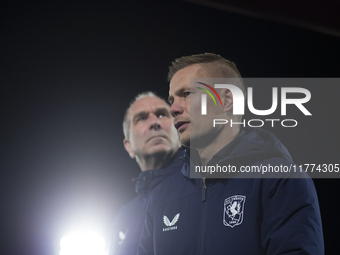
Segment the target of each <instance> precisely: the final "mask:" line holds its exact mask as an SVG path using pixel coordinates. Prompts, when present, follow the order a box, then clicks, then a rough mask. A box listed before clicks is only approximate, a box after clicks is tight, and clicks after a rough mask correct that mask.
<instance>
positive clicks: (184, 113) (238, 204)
mask: <svg viewBox="0 0 340 255" xmlns="http://www.w3.org/2000/svg"><path fill="white" fill-rule="evenodd" d="M221 78H224V79H226V80H227V81H228V80H230V79H232V80H233V79H234V78H236V82H235V83H233V85H234V86H236V87H238V88H239V89H241V90H242V91H245V89H244V85H243V82H242V81H241V76H240V74H239V72H238V70H237V68H236V66H235V65H234V64H233V63H231V62H229V61H227V60H225V59H224V58H222V57H221V56H218V55H215V54H211V53H206V54H200V55H193V56H188V57H182V58H179V59H176V60H175V61H174V62H173V63H172V66H171V67H170V72H169V80H170V90H169V102H170V104H171V108H170V112H171V114H172V116H173V117H174V119H175V127H176V129H177V130H178V133H179V135H180V141H181V143H182V145H184V146H186V147H190V156H189V155H188V152H186V153H184V156H183V157H182V159H183V166H182V170H181V172H179V173H176V174H175V175H173V176H171V177H170V178H169V179H167V180H166V181H165V182H163V183H162V185H161V186H159V187H157V188H156V189H155V190H154V191H153V192H152V194H151V196H150V200H149V203H148V207H147V211H146V221H145V226H144V230H143V236H142V242H141V247H140V251H139V254H140V255H142V254H148V255H150V254H157V255H160V254H161V255H167V254H169V255H170V254H171V255H172V254H179V255H182V254H183V255H184V254H185V255H189V254H209V255H211V254H213V255H215V254H233V255H238V254H240V255H244V254H251V255H260V254H261V255H263V254H268V255H278V254H287V255H288V254H289V255H295V254H296V255H297V254H315V255H316V254H317V255H319V254H324V247H323V234H322V225H321V217H320V211H319V205H318V199H317V194H316V191H315V187H314V184H313V181H312V180H311V179H310V178H308V177H307V176H304V175H303V174H301V175H299V176H297V175H295V174H278V175H275V176H274V177H275V178H255V177H258V176H256V174H255V175H251V174H250V175H247V174H244V173H241V172H235V173H231V174H230V173H227V174H225V175H224V176H223V178H209V175H206V173H205V172H204V171H202V172H198V173H195V171H192V169H195V170H196V169H197V168H196V167H197V166H202V168H204V167H206V168H208V167H211V166H217V165H219V166H221V167H223V166H224V167H226V166H237V167H239V166H242V165H243V166H251V167H252V166H256V167H259V166H262V165H265V166H268V165H271V166H283V167H285V166H290V165H292V164H293V162H292V159H291V156H290V155H289V152H288V151H287V149H286V148H285V147H284V145H283V144H282V143H281V142H280V141H279V140H278V139H277V138H276V136H275V135H273V134H272V133H270V132H268V131H265V130H263V129H261V128H242V129H241V128H240V126H242V125H240V123H238V125H233V126H230V125H219V126H216V127H214V126H213V125H212V119H214V118H222V117H223V118H224V119H226V120H228V123H230V122H233V121H234V120H235V118H236V116H234V114H233V106H234V103H235V102H234V95H233V93H232V92H231V91H230V90H229V89H228V88H225V87H223V86H221V87H220V88H219V89H218V90H217V91H216V93H217V94H218V96H219V98H220V100H221V101H220V102H221V106H218V107H217V106H215V105H214V104H213V103H212V102H207V109H206V111H207V114H206V115H202V114H201V98H203V97H202V95H203V94H204V93H205V91H204V90H203V88H202V87H200V86H201V85H202V84H203V85H204V86H211V87H212V86H213V85H214V84H216V83H215V82H213V83H214V84H209V82H211V81H214V79H221ZM199 79H202V80H203V82H195V83H194V84H195V86H191V80H192V81H197V80H199ZM211 83H212V82H211ZM211 101H212V100H211ZM214 106H215V107H214ZM237 117H239V116H237ZM237 169H240V168H237ZM191 174H194V175H193V176H192V175H191ZM195 174H196V175H195ZM190 177H194V178H190ZM293 177H294V178H293ZM296 177H298V178H296Z"/></svg>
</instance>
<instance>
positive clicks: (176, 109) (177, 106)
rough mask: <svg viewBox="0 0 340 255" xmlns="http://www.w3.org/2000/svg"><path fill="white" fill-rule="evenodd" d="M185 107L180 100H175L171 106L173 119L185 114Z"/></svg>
mask: <svg viewBox="0 0 340 255" xmlns="http://www.w3.org/2000/svg"><path fill="white" fill-rule="evenodd" d="M183 110H184V107H183V105H182V103H181V101H180V100H175V101H174V102H173V103H172V105H171V106H170V113H171V115H172V117H176V116H178V115H181V114H182V113H183Z"/></svg>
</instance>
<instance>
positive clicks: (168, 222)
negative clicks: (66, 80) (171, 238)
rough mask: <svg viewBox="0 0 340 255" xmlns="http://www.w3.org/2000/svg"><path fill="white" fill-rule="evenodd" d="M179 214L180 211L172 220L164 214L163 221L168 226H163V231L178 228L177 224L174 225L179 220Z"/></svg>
mask: <svg viewBox="0 0 340 255" xmlns="http://www.w3.org/2000/svg"><path fill="white" fill-rule="evenodd" d="M179 216H180V213H177V214H176V215H175V217H174V218H173V219H172V221H171V222H170V220H169V218H168V217H167V216H165V215H164V216H163V222H164V224H165V226H167V228H163V231H169V230H174V229H177V226H174V225H175V224H176V222H177V221H178V219H179Z"/></svg>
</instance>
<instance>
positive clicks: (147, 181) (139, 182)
mask: <svg viewBox="0 0 340 255" xmlns="http://www.w3.org/2000/svg"><path fill="white" fill-rule="evenodd" d="M181 154H182V149H180V150H179V151H178V152H177V154H176V156H175V157H174V159H173V161H171V162H170V163H169V164H168V165H167V166H166V167H164V168H162V169H157V170H148V171H145V172H142V173H140V174H139V175H138V177H137V178H134V179H132V181H133V182H135V191H136V193H137V194H138V195H140V196H146V195H147V194H149V192H150V191H151V190H152V189H153V188H154V187H156V186H157V185H158V184H159V183H161V182H162V181H164V180H165V179H166V178H167V177H169V176H170V175H172V174H174V173H175V172H176V171H180V169H181V167H182V164H183V162H182V161H181V160H180V157H181Z"/></svg>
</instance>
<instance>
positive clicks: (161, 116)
mask: <svg viewBox="0 0 340 255" xmlns="http://www.w3.org/2000/svg"><path fill="white" fill-rule="evenodd" d="M163 117H168V115H167V114H164V113H160V114H158V118H163Z"/></svg>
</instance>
